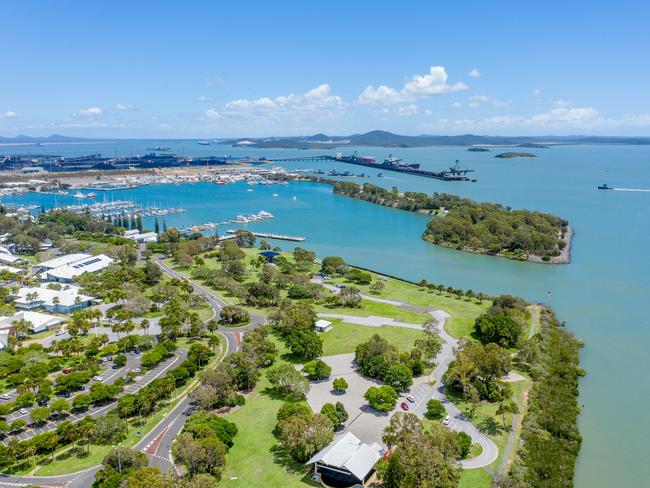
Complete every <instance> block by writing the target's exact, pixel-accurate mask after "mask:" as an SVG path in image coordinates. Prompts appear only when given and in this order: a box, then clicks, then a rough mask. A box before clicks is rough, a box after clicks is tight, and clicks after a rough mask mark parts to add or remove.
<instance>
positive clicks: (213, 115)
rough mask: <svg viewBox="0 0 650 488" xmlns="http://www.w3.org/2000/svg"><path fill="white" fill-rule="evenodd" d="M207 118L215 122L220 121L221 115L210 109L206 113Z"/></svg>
mask: <svg viewBox="0 0 650 488" xmlns="http://www.w3.org/2000/svg"><path fill="white" fill-rule="evenodd" d="M205 116H206V117H207V118H209V119H212V120H215V119H220V118H221V114H220V113H219V112H218V111H217V110H215V109H214V108H209V109H207V110H206V111H205Z"/></svg>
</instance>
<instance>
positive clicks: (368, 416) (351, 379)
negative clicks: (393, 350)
mask: <svg viewBox="0 0 650 488" xmlns="http://www.w3.org/2000/svg"><path fill="white" fill-rule="evenodd" d="M321 359H322V360H323V361H324V362H325V363H327V364H328V365H329V366H330V367H331V368H332V375H331V376H330V378H329V379H328V380H327V381H321V382H312V384H311V389H310V391H309V393H308V394H307V402H308V403H309V406H310V407H311V408H312V410H313V411H314V412H319V411H320V409H321V407H322V406H323V405H324V404H325V403H336V402H341V403H343V405H344V406H345V409H346V410H347V412H348V414H349V418H348V421H347V422H346V423H345V425H344V428H345V430H346V431H349V432H352V433H353V434H354V435H355V436H357V437H358V438H359V439H360V440H361V441H363V442H365V443H368V444H372V443H373V442H378V443H380V444H382V445H383V443H382V440H381V437H382V434H383V432H384V429H385V428H386V426H387V425H388V422H389V421H390V417H391V416H392V415H393V414H394V413H395V412H397V411H402V409H401V407H400V404H401V403H402V402H406V395H407V394H409V393H410V394H411V395H412V396H413V397H414V398H415V403H410V402H407V403H408V405H409V408H410V410H411V411H413V412H414V413H420V412H423V411H424V410H425V409H426V402H427V401H428V400H429V398H430V393H431V388H430V387H428V386H427V387H425V385H419V386H416V385H414V386H413V387H412V389H411V391H410V392H407V393H403V394H401V395H400V397H399V398H398V399H397V405H396V406H395V409H393V410H392V411H391V412H385V413H384V412H377V411H374V410H372V409H371V408H370V406H369V405H368V402H367V401H366V400H365V399H364V398H363V395H364V393H365V392H366V391H367V390H368V388H370V387H371V386H381V384H382V383H381V382H379V381H376V380H373V379H372V378H365V377H363V376H361V375H360V374H358V373H357V372H356V370H355V368H354V364H353V362H354V354H353V353H350V354H339V355H336V356H325V357H323V358H321ZM336 378H345V381H347V382H348V389H347V391H346V392H345V393H343V394H338V393H335V392H334V391H333V381H334V379H336Z"/></svg>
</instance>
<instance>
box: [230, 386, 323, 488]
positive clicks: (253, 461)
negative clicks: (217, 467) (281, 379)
mask: <svg viewBox="0 0 650 488" xmlns="http://www.w3.org/2000/svg"><path fill="white" fill-rule="evenodd" d="M268 386H269V383H268V380H267V379H266V376H265V375H264V376H263V377H262V378H260V381H259V383H258V385H257V387H256V388H255V390H253V392H252V393H251V394H249V395H248V396H247V398H246V405H244V406H242V407H240V408H239V409H238V410H236V411H235V412H233V413H230V414H228V415H226V419H228V420H230V421H231V422H235V423H236V424H237V428H238V429H239V430H238V432H237V435H236V436H235V438H234V440H233V442H234V445H233V447H232V448H230V451H229V452H228V454H227V456H226V468H225V470H224V472H223V475H222V476H221V481H220V482H219V486H220V487H229V488H230V487H242V488H249V487H252V486H278V487H280V486H281V487H283V488H284V487H286V488H305V487H306V486H321V485H319V484H314V483H312V482H311V481H310V480H309V468H308V467H307V466H303V465H302V464H300V463H297V462H295V461H294V460H293V459H291V458H290V457H289V456H288V455H287V454H286V453H285V452H284V449H282V447H281V446H280V443H279V442H278V440H277V439H276V438H275V437H274V436H273V429H274V428H275V423H276V415H277V412H278V410H279V409H280V406H281V405H282V401H281V400H274V399H273V398H271V397H270V396H269V395H267V394H266V393H264V390H265V389H266V388H267V387H268Z"/></svg>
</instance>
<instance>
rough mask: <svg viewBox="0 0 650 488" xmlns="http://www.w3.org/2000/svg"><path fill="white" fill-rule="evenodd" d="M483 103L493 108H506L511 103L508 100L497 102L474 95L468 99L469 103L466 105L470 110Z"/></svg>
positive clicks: (493, 99)
mask: <svg viewBox="0 0 650 488" xmlns="http://www.w3.org/2000/svg"><path fill="white" fill-rule="evenodd" d="M483 103H489V104H490V105H492V106H493V107H507V106H508V105H510V104H511V103H512V102H511V101H510V100H497V99H495V98H492V97H488V96H487V95H474V96H472V97H469V103H468V104H467V106H468V107H470V108H476V107H479V106H480V105H481V104H483Z"/></svg>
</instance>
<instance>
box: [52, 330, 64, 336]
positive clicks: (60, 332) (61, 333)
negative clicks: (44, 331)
mask: <svg viewBox="0 0 650 488" xmlns="http://www.w3.org/2000/svg"><path fill="white" fill-rule="evenodd" d="M63 334H65V330H63V329H60V330H57V331H56V334H54V335H57V336H60V335H63Z"/></svg>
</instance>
